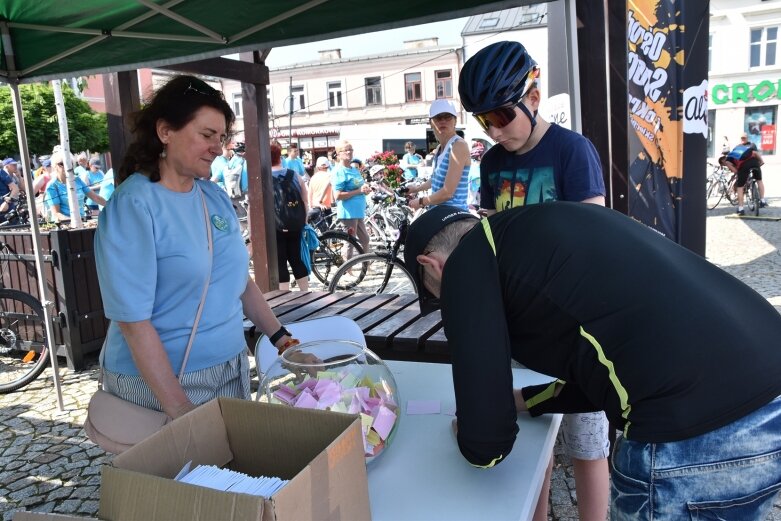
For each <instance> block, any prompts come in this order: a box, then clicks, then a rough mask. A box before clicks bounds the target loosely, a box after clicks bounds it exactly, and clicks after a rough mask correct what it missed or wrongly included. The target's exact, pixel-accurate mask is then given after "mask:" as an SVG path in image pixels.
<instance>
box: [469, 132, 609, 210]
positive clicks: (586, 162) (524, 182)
mask: <svg viewBox="0 0 781 521" xmlns="http://www.w3.org/2000/svg"><path fill="white" fill-rule="evenodd" d="M600 195H602V196H604V195H605V181H604V179H603V178H602V165H601V163H600V162H599V156H598V155H597V151H596V149H595V148H594V145H593V144H592V143H591V141H589V140H588V139H586V138H585V137H583V136H581V135H580V134H578V133H576V132H572V131H571V130H568V129H566V128H563V127H560V126H558V125H551V126H550V127H549V128H548V131H547V132H545V135H543V136H542V139H540V142H539V143H537V145H536V146H535V147H534V148H532V149H531V150H530V151H528V152H526V153H524V154H516V153H514V152H508V151H507V150H506V149H505V148H504V147H502V146H501V145H496V146H493V147H491V149H490V150H489V151H488V152H486V154H485V155H484V156H483V160H482V162H481V163H480V207H481V208H487V209H496V210H499V211H501V210H507V209H509V208H515V207H516V206H525V205H527V204H536V203H543V202H548V201H583V200H584V199H588V198H590V197H596V196H600Z"/></svg>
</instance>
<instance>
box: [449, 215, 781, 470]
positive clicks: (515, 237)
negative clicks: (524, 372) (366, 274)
mask: <svg viewBox="0 0 781 521" xmlns="http://www.w3.org/2000/svg"><path fill="white" fill-rule="evenodd" d="M441 302H442V318H443V323H444V327H445V333H446V335H447V338H448V344H449V346H450V349H451V352H452V360H453V380H454V385H455V394H456V405H457V411H458V442H459V446H460V449H461V451H462V453H463V454H464V456H465V457H466V458H467V459H468V460H469V461H470V462H471V463H473V464H475V465H480V466H490V465H493V464H495V463H496V462H498V461H501V459H502V458H504V456H506V454H508V453H509V452H510V449H511V448H512V445H513V443H514V441H515V437H516V434H517V430H518V428H517V425H516V413H515V408H514V403H513V397H512V373H511V369H510V359H511V358H512V359H515V360H517V361H518V362H520V363H522V364H524V365H525V366H527V367H529V368H530V369H533V370H535V371H538V372H541V373H545V374H548V375H551V376H553V377H555V378H558V379H559V380H560V382H559V384H560V385H561V384H562V383H563V386H562V388H561V390H560V392H559V393H558V395H556V396H555V397H554V393H553V387H552V386H549V385H543V386H530V387H526V388H524V390H523V395H524V399H525V400H526V403H527V405H529V406H530V407H529V410H530V413H531V414H532V415H539V414H543V413H549V412H559V413H570V412H588V411H600V410H603V411H605V412H606V414H607V416H608V418H609V419H610V421H611V422H613V423H614V424H617V425H620V426H621V427H622V428H623V430H624V433H625V435H626V436H627V438H628V439H632V440H636V441H641V442H669V441H676V440H682V439H685V438H690V437H693V436H697V435H699V434H703V433H705V432H709V431H711V430H714V429H717V428H718V427H721V426H723V425H726V424H728V423H730V422H732V421H734V420H736V419H738V418H740V417H742V416H744V415H746V414H747V413H749V412H751V411H753V410H755V409H757V408H759V407H760V406H762V405H764V404H765V403H768V402H769V401H771V400H772V399H773V398H774V397H776V396H778V395H779V394H781V378H779V374H781V343H779V342H780V340H779V339H781V315H779V313H778V312H777V311H776V310H775V309H774V308H773V306H771V305H770V304H769V303H768V302H767V301H766V300H765V299H764V298H763V297H762V296H760V295H759V294H757V293H756V292H754V291H753V290H752V289H750V288H749V287H748V286H746V285H745V284H743V283H742V282H740V281H739V280H737V279H735V278H734V277H732V276H731V275H729V274H727V273H726V272H724V271H723V270H721V269H720V268H718V267H716V266H714V265H712V264H711V263H709V262H708V261H707V260H705V259H703V258H702V257H700V256H698V255H696V254H694V253H692V252H691V251H689V250H687V249H685V248H683V247H681V246H679V245H677V244H675V243H673V242H672V241H670V240H668V239H666V238H664V237H662V236H660V235H658V234H657V233H656V232H654V231H653V230H651V229H649V228H647V227H646V226H644V225H642V224H640V223H638V222H636V221H634V220H632V219H630V218H628V217H626V216H624V215H622V214H619V213H618V212H615V211H613V210H610V209H606V208H602V207H599V206H596V205H588V204H582V203H568V202H554V203H545V204H540V205H533V206H528V207H523V208H516V209H512V210H508V211H504V212H500V213H498V214H496V215H494V216H492V217H491V218H489V219H488V222H487V223H486V226H480V225H478V226H476V227H475V228H474V229H473V230H472V231H471V232H470V233H468V234H467V235H466V236H465V237H464V238H463V239H462V240H461V243H460V244H459V245H458V247H457V248H456V250H455V251H454V252H453V253H452V255H451V256H450V257H449V259H448V261H447V263H446V264H445V267H444V272H443V277H442V288H441Z"/></svg>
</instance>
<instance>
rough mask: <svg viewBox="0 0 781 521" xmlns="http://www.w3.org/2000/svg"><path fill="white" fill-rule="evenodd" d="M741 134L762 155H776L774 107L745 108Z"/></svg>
mask: <svg viewBox="0 0 781 521" xmlns="http://www.w3.org/2000/svg"><path fill="white" fill-rule="evenodd" d="M743 132H745V133H746V134H747V135H748V139H749V141H751V142H752V143H754V144H755V145H756V146H757V150H759V151H760V152H761V153H762V155H764V156H766V155H772V154H775V153H776V107H775V106H765V107H746V112H745V120H744V124H743Z"/></svg>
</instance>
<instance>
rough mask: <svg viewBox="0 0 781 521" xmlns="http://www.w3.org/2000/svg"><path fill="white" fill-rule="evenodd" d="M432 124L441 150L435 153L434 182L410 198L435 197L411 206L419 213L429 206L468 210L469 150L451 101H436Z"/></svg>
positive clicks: (414, 190)
mask: <svg viewBox="0 0 781 521" xmlns="http://www.w3.org/2000/svg"><path fill="white" fill-rule="evenodd" d="M428 114H429V118H430V119H429V122H430V124H431V128H432V129H434V136H436V138H437V141H438V142H439V146H437V148H436V149H434V161H433V163H432V165H431V166H432V172H433V173H432V175H431V179H429V180H428V181H426V182H425V183H420V184H418V185H415V186H411V187H410V190H409V193H410V195H414V194H417V193H418V192H422V191H424V190H431V195H429V196H423V197H417V198H411V199H410V202H409V205H410V207H411V208H413V209H415V210H417V209H418V208H421V207H425V206H432V205H438V204H446V205H449V206H455V207H457V208H461V209H463V210H466V209H467V204H466V196H467V191H468V178H469V167H470V166H471V162H470V160H469V146H468V145H467V144H466V141H464V139H463V138H462V137H461V136H459V135H458V134H456V122H457V121H458V113H457V112H456V108H455V107H454V106H453V103H452V102H451V101H449V100H445V99H438V100H434V103H432V104H431V108H430V109H429V112H428Z"/></svg>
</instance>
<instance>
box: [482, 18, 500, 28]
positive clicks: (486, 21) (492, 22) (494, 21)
mask: <svg viewBox="0 0 781 521" xmlns="http://www.w3.org/2000/svg"><path fill="white" fill-rule="evenodd" d="M497 25H499V19H498V18H483V20H482V21H481V22H480V26H479V27H478V29H493V28H494V27H496V26H497Z"/></svg>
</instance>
